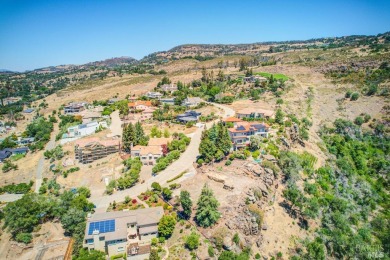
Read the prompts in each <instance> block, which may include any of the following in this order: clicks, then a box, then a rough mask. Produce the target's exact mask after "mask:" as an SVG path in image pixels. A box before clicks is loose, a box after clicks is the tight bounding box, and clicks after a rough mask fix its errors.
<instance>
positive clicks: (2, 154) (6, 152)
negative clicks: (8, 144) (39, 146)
mask: <svg viewBox="0 0 390 260" xmlns="http://www.w3.org/2000/svg"><path fill="white" fill-rule="evenodd" d="M27 152H28V148H27V147H20V148H13V149H12V148H5V149H3V150H1V151H0V162H3V161H4V160H5V159H7V158H9V157H11V156H12V155H16V154H26V153H27Z"/></svg>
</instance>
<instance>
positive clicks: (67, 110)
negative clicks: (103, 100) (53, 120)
mask: <svg viewBox="0 0 390 260" xmlns="http://www.w3.org/2000/svg"><path fill="white" fill-rule="evenodd" d="M87 106H88V103H87V102H71V103H69V104H68V105H67V106H65V107H64V114H65V115H66V114H71V115H73V114H77V113H80V112H81V111H83V110H85V109H86V108H87Z"/></svg>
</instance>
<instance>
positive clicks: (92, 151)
mask: <svg viewBox="0 0 390 260" xmlns="http://www.w3.org/2000/svg"><path fill="white" fill-rule="evenodd" d="M74 150H75V158H76V160H79V162H80V163H90V162H93V161H95V160H98V159H100V158H104V157H106V156H108V155H110V154H113V153H117V152H119V151H120V142H119V140H100V139H99V138H88V139H81V140H77V141H76V145H75V147H74Z"/></svg>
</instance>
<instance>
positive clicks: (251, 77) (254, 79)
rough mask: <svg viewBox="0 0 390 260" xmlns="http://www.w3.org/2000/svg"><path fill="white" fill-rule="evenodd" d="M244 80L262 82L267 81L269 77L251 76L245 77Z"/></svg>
mask: <svg viewBox="0 0 390 260" xmlns="http://www.w3.org/2000/svg"><path fill="white" fill-rule="evenodd" d="M244 80H245V81H246V82H248V83H255V82H256V81H259V82H260V83H261V82H267V78H264V77H260V76H249V77H245V78H244Z"/></svg>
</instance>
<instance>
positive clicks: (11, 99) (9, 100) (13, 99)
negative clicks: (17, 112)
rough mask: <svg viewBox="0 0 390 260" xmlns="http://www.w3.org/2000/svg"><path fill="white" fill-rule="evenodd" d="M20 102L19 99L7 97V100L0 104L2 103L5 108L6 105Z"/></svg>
mask: <svg viewBox="0 0 390 260" xmlns="http://www.w3.org/2000/svg"><path fill="white" fill-rule="evenodd" d="M20 100H22V98H21V97H8V98H3V100H2V102H3V106H6V105H11V104H13V103H16V102H18V101H20Z"/></svg>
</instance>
